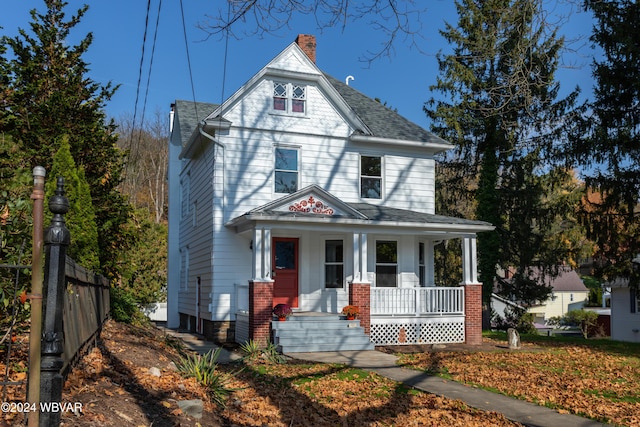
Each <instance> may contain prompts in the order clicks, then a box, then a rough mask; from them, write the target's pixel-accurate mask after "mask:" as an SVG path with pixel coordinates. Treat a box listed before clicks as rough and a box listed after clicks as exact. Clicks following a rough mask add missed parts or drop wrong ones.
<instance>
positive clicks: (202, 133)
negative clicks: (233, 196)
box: [198, 122, 227, 218]
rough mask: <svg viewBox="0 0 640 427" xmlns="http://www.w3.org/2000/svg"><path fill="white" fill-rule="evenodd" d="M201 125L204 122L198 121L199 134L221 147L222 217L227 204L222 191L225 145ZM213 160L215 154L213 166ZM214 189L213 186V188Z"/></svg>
mask: <svg viewBox="0 0 640 427" xmlns="http://www.w3.org/2000/svg"><path fill="white" fill-rule="evenodd" d="M203 127H204V122H200V124H199V125H198V132H200V135H202V136H204V137H205V138H207V139H208V140H209V141H211V142H213V143H214V144H215V145H217V146H218V147H220V148H222V217H223V218H224V214H225V208H226V206H227V203H226V200H225V198H226V196H227V195H226V192H225V191H224V190H225V187H224V179H225V176H226V173H225V169H226V162H225V152H226V150H225V148H226V147H225V146H224V144H223V143H221V142H220V141H218V140H217V139H215V138H214V137H213V136H211V135H209V134H208V133H207V132H205V131H204V129H203ZM215 162H216V160H215V156H214V158H213V165H214V166H215ZM212 184H215V182H213V183H212ZM214 190H215V188H214ZM213 194H215V191H214V193H213Z"/></svg>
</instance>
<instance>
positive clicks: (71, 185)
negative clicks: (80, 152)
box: [45, 136, 100, 272]
mask: <svg viewBox="0 0 640 427" xmlns="http://www.w3.org/2000/svg"><path fill="white" fill-rule="evenodd" d="M58 146H59V147H60V148H58V152H57V153H56V154H55V155H54V156H53V165H52V167H51V173H50V174H49V179H48V180H47V181H46V184H45V190H46V191H45V193H46V196H47V200H49V198H50V197H51V196H53V195H54V194H55V190H56V187H57V180H58V177H62V178H64V189H65V195H66V196H67V198H68V199H69V212H68V213H67V214H66V215H65V222H66V225H67V228H68V229H69V232H70V233H71V245H70V246H69V249H68V251H67V253H68V255H69V256H70V257H71V258H73V259H74V260H75V261H76V262H77V263H78V264H80V265H82V266H83V267H85V268H87V269H89V270H92V271H95V272H99V271H100V261H99V257H98V254H99V249H98V227H97V226H96V222H95V213H94V211H93V204H92V203H91V193H90V191H89V184H87V180H86V179H85V176H84V170H83V169H82V168H77V167H76V165H75V162H74V161H73V157H71V151H70V147H69V141H68V138H67V137H66V136H64V137H62V138H61V139H60V142H59V143H58ZM47 213H49V215H48V216H47V217H48V218H51V214H50V212H49V211H48V209H47ZM47 223H48V222H47Z"/></svg>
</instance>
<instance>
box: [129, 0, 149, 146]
mask: <svg viewBox="0 0 640 427" xmlns="http://www.w3.org/2000/svg"><path fill="white" fill-rule="evenodd" d="M150 10H151V0H147V16H146V18H145V21H144V35H143V36H142V54H141V55H140V68H139V70H138V85H137V87H136V103H135V105H134V107H133V124H132V128H131V134H132V136H133V129H135V127H136V116H137V113H138V99H139V97H140V86H141V85H142V68H143V67H144V47H145V45H146V44H147V30H148V29H149V12H150Z"/></svg>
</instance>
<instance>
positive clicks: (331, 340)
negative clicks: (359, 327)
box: [275, 334, 370, 346]
mask: <svg viewBox="0 0 640 427" xmlns="http://www.w3.org/2000/svg"><path fill="white" fill-rule="evenodd" d="M369 343H370V340H369V337H367V336H366V335H364V334H362V335H345V336H341V337H336V336H324V337H321V336H315V337H300V336H291V337H287V336H284V337H277V338H276V340H275V344H278V345H282V346H286V345H304V344H369Z"/></svg>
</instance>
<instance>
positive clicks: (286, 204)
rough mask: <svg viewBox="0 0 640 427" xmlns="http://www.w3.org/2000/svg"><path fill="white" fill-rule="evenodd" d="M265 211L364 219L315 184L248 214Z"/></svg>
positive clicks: (364, 217) (361, 215) (357, 212)
mask: <svg viewBox="0 0 640 427" xmlns="http://www.w3.org/2000/svg"><path fill="white" fill-rule="evenodd" d="M265 212H294V213H301V214H309V215H323V216H333V217H350V218H354V219H366V216H364V215H363V214H362V213H360V212H359V211H357V210H356V209H354V208H352V207H351V206H349V205H348V204H346V203H344V202H343V201H341V200H340V199H338V198H337V197H335V196H334V195H332V194H331V193H329V192H327V191H325V190H324V189H323V188H321V187H319V186H318V185H315V184H313V185H310V186H308V187H305V188H303V189H301V190H299V191H297V192H295V193H292V194H289V195H287V196H284V197H281V198H280V199H277V200H274V201H273V202H271V203H267V204H266V205H262V206H260V207H257V208H255V209H253V210H251V211H249V213H250V214H252V213H265Z"/></svg>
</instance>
